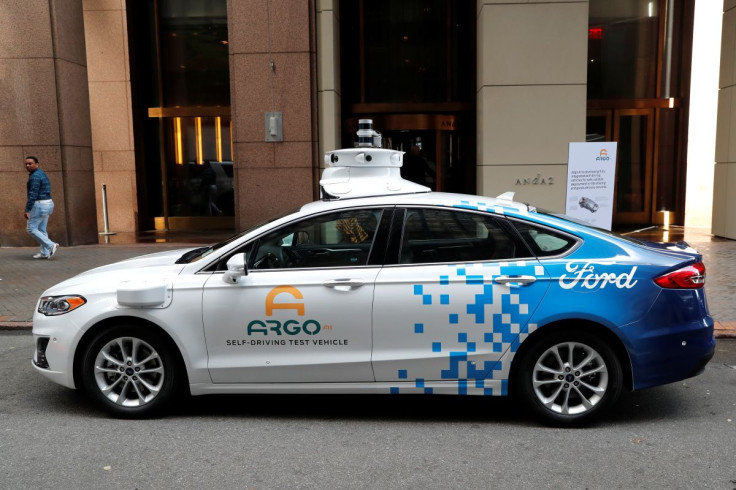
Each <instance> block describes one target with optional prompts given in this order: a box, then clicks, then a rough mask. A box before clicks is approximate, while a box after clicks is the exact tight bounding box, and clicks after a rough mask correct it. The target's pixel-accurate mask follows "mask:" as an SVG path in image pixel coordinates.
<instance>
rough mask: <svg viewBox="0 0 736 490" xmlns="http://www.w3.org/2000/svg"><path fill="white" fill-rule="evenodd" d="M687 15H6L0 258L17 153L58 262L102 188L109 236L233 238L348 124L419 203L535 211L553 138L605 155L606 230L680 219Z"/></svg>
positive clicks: (619, 9) (560, 153)
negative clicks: (442, 194)
mask: <svg viewBox="0 0 736 490" xmlns="http://www.w3.org/2000/svg"><path fill="white" fill-rule="evenodd" d="M694 5H695V0H654V1H652V0H646V1H645V0H621V1H616V2H611V1H609V0H580V1H570V0H567V1H564V2H562V1H541V2H535V3H529V2H526V1H512V0H503V1H495V0H401V1H389V0H371V1H367V0H298V1H291V0H259V1H255V0H145V1H132V0H84V1H82V0H64V1H61V0H27V1H10V2H5V4H4V6H3V8H2V11H0V25H2V26H3V29H2V31H0V32H2V34H0V83H2V85H3V91H2V92H0V93H2V95H1V96H0V124H1V126H0V155H2V156H1V157H0V162H1V165H2V166H1V167H0V171H1V172H2V175H3V177H4V182H5V185H6V187H7V189H8V191H7V192H6V193H4V194H3V195H2V196H0V201H2V207H3V209H6V210H12V209H18V210H19V211H18V212H17V213H13V212H12V211H11V212H10V213H9V214H8V216H10V217H9V218H8V220H7V224H6V226H4V227H3V229H2V230H0V245H2V246H8V245H10V246H19V245H31V244H33V242H32V240H31V239H30V237H28V236H27V234H26V233H25V222H24V219H23V216H22V212H21V211H20V208H21V207H22V203H23V202H24V199H25V194H24V189H25V187H24V185H23V184H24V182H25V180H26V178H27V175H26V173H25V169H24V167H23V166H22V161H23V158H24V156H26V155H36V156H38V157H39V159H40V161H41V164H42V168H44V169H45V170H46V171H47V173H48V174H49V175H50V178H51V182H52V187H53V197H54V199H55V202H56V204H57V207H56V211H55V214H54V216H53V217H52V219H51V221H50V225H49V227H50V233H51V234H52V235H53V236H54V237H56V236H59V237H62V238H61V239H60V240H59V241H60V242H61V243H62V244H64V245H68V244H81V243H91V242H96V241H97V231H98V229H99V230H102V228H103V213H102V209H103V206H102V199H103V189H104V194H105V196H106V203H107V206H106V208H107V210H108V216H109V227H110V229H111V230H113V231H117V232H131V233H133V232H140V231H146V230H232V231H236V230H242V229H246V228H248V227H250V226H252V225H253V224H255V223H257V222H260V221H262V220H263V219H266V218H268V217H269V216H271V215H273V214H275V213H279V212H283V211H286V210H288V209H291V208H294V207H297V206H299V205H301V204H303V203H305V202H308V201H311V200H313V199H315V198H317V197H318V180H319V175H320V173H321V165H322V157H321V155H322V154H323V153H324V152H325V151H329V150H333V149H336V148H340V147H344V146H349V145H351V144H352V137H353V136H352V135H353V132H354V130H355V127H356V125H357V121H358V119H360V118H364V117H367V118H372V119H373V120H374V123H375V127H376V129H378V130H379V131H381V132H382V133H383V136H384V146H386V147H392V148H394V149H400V150H403V151H405V152H407V155H411V154H412V153H415V154H416V155H414V156H416V160H412V161H422V162H423V163H422V167H421V170H420V171H418V172H413V171H412V172H413V173H414V174H415V175H414V176H413V178H414V179H416V180H418V181H421V182H423V183H425V184H426V185H429V186H431V187H433V188H434V189H437V190H446V191H460V192H470V193H478V194H482V195H498V194H501V193H503V192H506V191H509V190H511V191H515V192H516V198H517V199H518V200H521V201H527V202H530V203H533V204H535V205H537V206H539V207H543V208H548V209H552V210H556V211H564V209H565V191H566V175H567V158H568V145H569V143H570V142H581V141H611V140H613V141H618V147H619V151H618V172H617V184H616V193H615V197H614V201H615V211H614V226H615V227H628V226H638V225H649V224H657V223H662V221H663V219H664V214H665V213H662V211H667V212H668V214H669V218H670V219H671V220H672V222H675V223H684V220H685V209H686V207H685V202H686V199H688V198H691V196H686V193H685V189H686V180H687V172H688V171H693V168H692V165H693V162H692V161H691V162H688V159H687V157H686V155H687V140H688V131H689V128H688V112H689V97H690V60H691V58H692V54H691V45H692V36H693V12H694ZM723 10H724V14H723V27H724V30H723V41H722V53H721V77H720V89H721V90H720V98H719V105H718V130H717V148H716V155H715V162H716V163H715V173H716V177H715V189H714V192H713V195H712V198H713V222H712V229H713V233H714V234H716V235H719V236H725V237H730V238H736V213H734V212H731V213H729V210H730V209H734V200H736V170H734V167H732V166H733V165H734V164H735V163H734V162H736V138H734V137H733V136H732V133H733V127H734V126H736V119H734V118H735V117H736V116H734V114H736V107H735V105H736V96H734V97H731V93H732V92H733V86H734V79H736V62H735V61H734V58H735V57H736V45H735V43H736V17H735V15H736V0H726V1H725V2H724V5H723ZM697 164H698V165H702V166H703V168H707V167H710V169H709V170H711V171H712V167H713V165H714V163H713V158H711V157H706V158H703V159H702V161H699V162H698V163H697ZM406 170H407V172H408V171H410V169H406ZM729 170H730V172H729ZM695 171H698V170H697V169H695ZM710 197H711V196H708V198H710ZM709 225H710V223H703V226H709Z"/></svg>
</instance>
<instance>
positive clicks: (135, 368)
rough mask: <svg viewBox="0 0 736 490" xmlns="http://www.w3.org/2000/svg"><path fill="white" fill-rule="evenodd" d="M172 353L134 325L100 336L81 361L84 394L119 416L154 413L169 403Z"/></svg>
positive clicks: (175, 376)
mask: <svg viewBox="0 0 736 490" xmlns="http://www.w3.org/2000/svg"><path fill="white" fill-rule="evenodd" d="M177 371H178V366H177V363H176V358H175V355H174V352H172V350H171V348H170V347H169V343H168V342H166V341H165V340H164V339H163V338H162V337H161V335H160V334H158V333H157V332H154V331H151V328H150V327H149V328H146V327H142V326H140V325H117V326H114V327H111V328H107V329H105V330H103V331H102V332H100V333H99V334H98V335H97V336H96V337H95V338H94V339H93V340H92V342H91V343H90V344H89V345H88V347H87V350H86V351H85V353H84V357H83V358H82V370H81V374H82V383H83V385H84V389H85V391H86V392H87V393H88V394H89V396H91V397H92V398H93V399H94V400H95V402H97V403H98V404H99V405H100V406H101V407H102V408H103V409H105V410H107V411H108V412H110V413H111V414H113V415H114V416H116V417H120V418H147V417H152V416H154V415H157V414H158V413H160V412H161V410H162V409H163V408H164V407H165V406H166V405H167V404H168V403H169V402H170V401H171V400H172V398H173V397H174V395H175V393H176V388H177V386H178V380H179V373H178V372H177Z"/></svg>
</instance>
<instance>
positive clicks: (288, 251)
mask: <svg viewBox="0 0 736 490" xmlns="http://www.w3.org/2000/svg"><path fill="white" fill-rule="evenodd" d="M281 251H282V252H283V254H284V264H285V265H286V266H287V267H296V266H299V265H301V263H302V256H301V255H300V254H299V252H297V251H296V250H294V249H292V248H291V247H282V248H281Z"/></svg>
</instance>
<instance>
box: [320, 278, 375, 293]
mask: <svg viewBox="0 0 736 490" xmlns="http://www.w3.org/2000/svg"><path fill="white" fill-rule="evenodd" d="M322 284H323V285H324V286H326V287H328V288H332V289H337V290H338V291H352V290H353V289H358V288H359V287H361V286H363V285H364V284H365V281H363V280H361V279H331V280H328V281H325V282H323V283H322Z"/></svg>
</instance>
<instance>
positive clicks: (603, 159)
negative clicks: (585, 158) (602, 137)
mask: <svg viewBox="0 0 736 490" xmlns="http://www.w3.org/2000/svg"><path fill="white" fill-rule="evenodd" d="M610 159H611V157H609V156H608V150H606V149H605V148H603V149H602V150H601V152H600V153H599V154H598V156H597V157H595V161H596V162H607V161H608V160H610Z"/></svg>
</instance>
